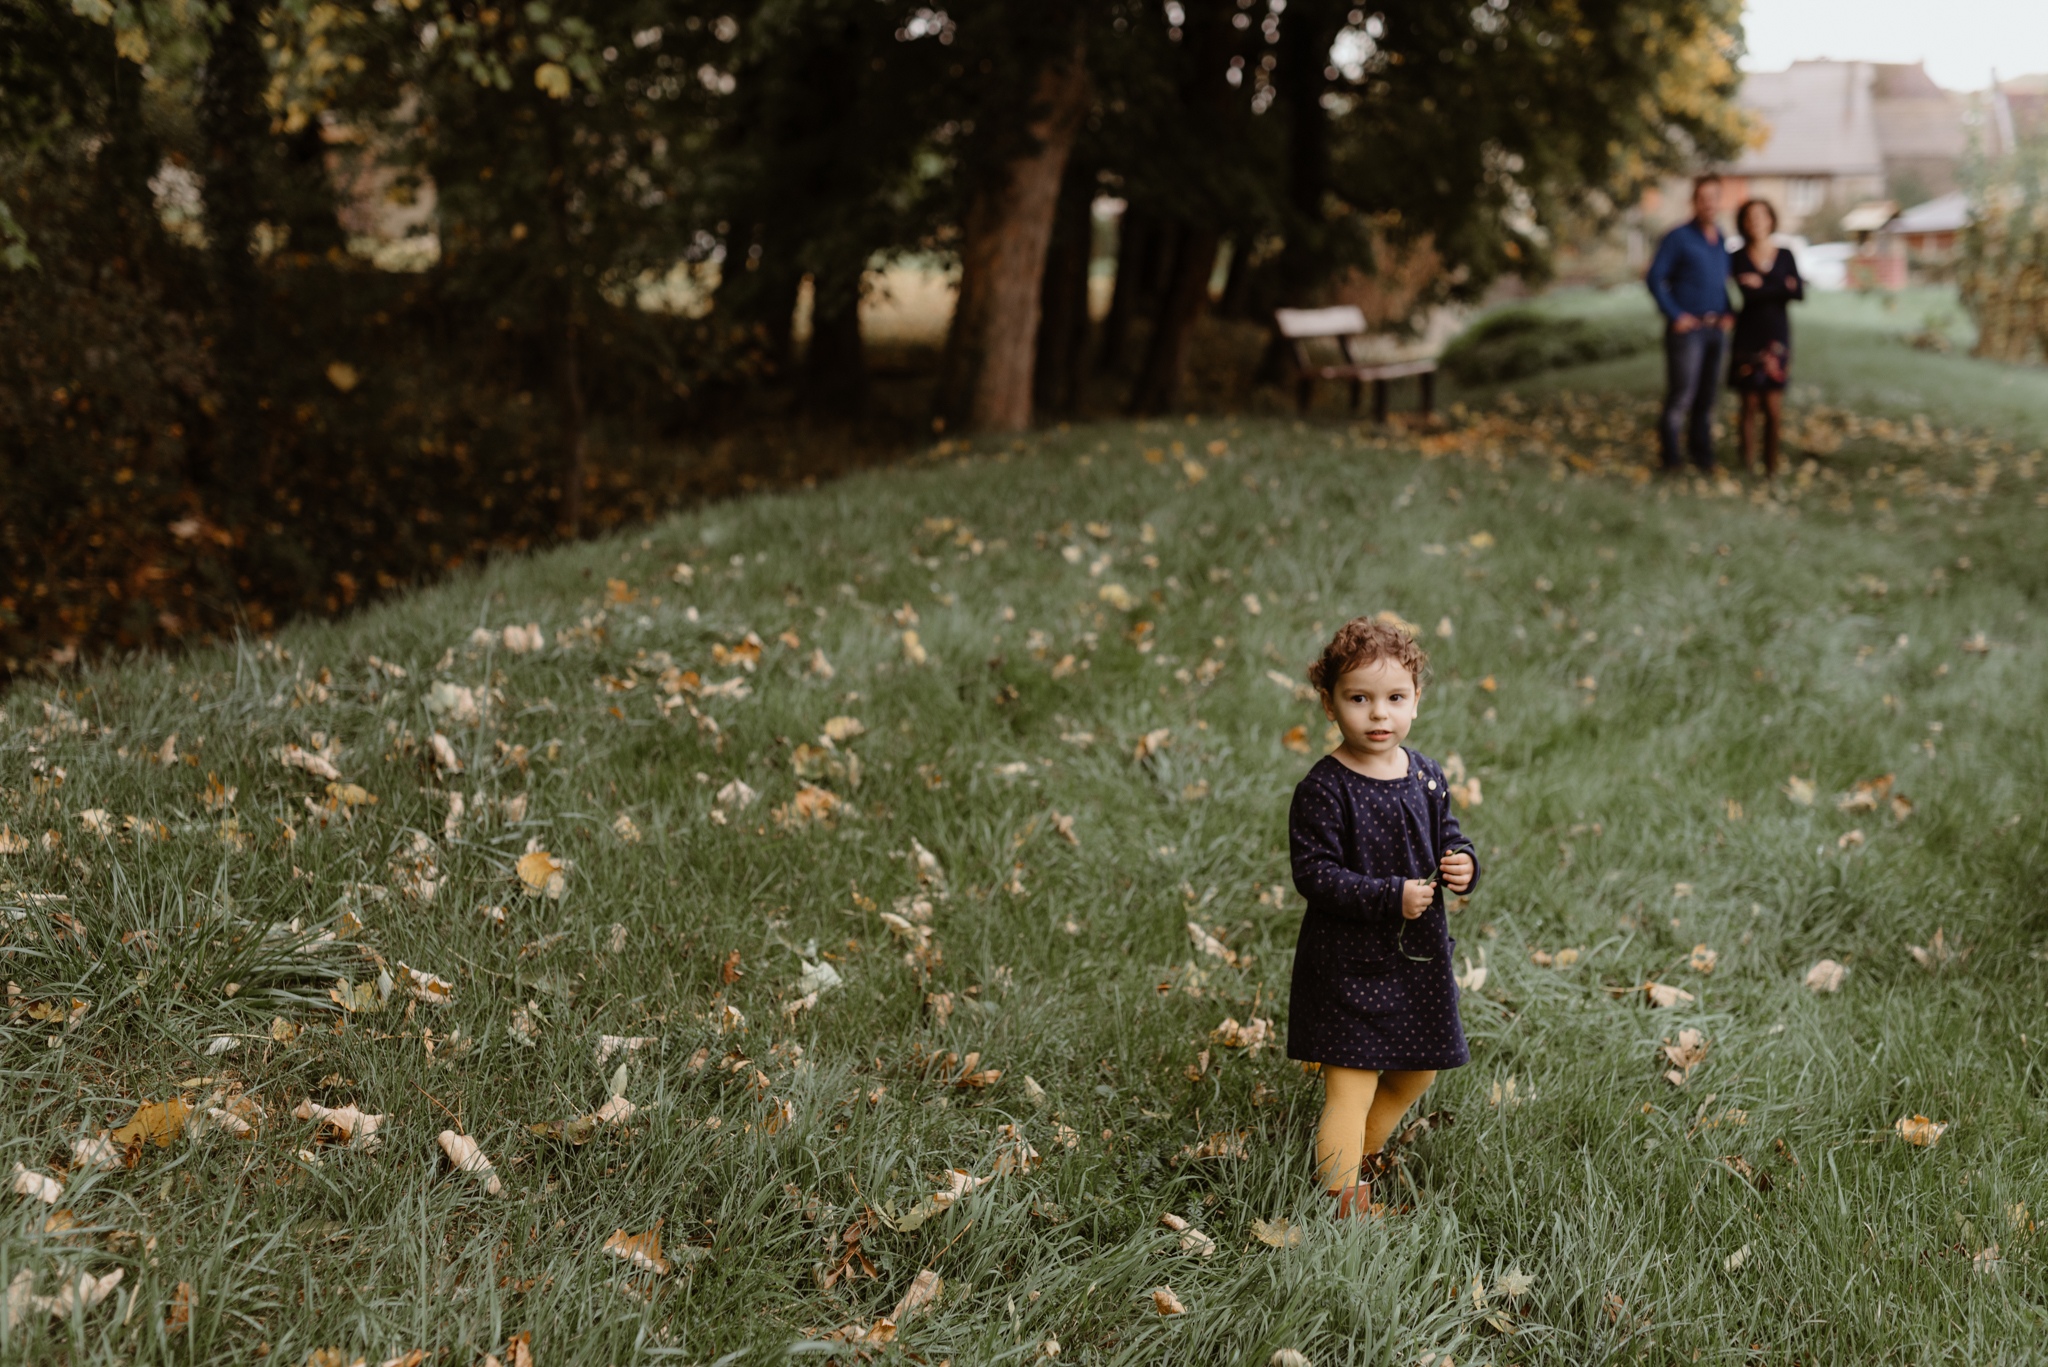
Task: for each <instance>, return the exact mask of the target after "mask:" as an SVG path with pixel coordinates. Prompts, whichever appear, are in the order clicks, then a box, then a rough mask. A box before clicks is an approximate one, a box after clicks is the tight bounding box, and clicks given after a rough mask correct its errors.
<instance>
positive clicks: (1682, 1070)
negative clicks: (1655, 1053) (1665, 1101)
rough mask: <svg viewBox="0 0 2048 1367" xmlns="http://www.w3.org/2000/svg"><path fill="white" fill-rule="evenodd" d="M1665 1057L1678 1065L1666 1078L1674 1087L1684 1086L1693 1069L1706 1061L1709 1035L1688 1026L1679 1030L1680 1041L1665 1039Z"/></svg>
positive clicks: (1666, 1074)
mask: <svg viewBox="0 0 2048 1367" xmlns="http://www.w3.org/2000/svg"><path fill="white" fill-rule="evenodd" d="M1664 1057H1665V1058H1667V1059H1670V1060H1671V1062H1672V1063H1673V1064H1674V1065H1676V1066H1675V1067H1673V1068H1672V1069H1671V1070H1670V1071H1669V1072H1667V1073H1665V1074H1664V1078H1665V1080H1666V1081H1667V1082H1669V1083H1670V1084H1671V1085H1672V1086H1674V1087H1683V1086H1684V1085H1685V1084H1686V1080H1687V1079H1688V1078H1690V1077H1691V1076H1692V1070H1693V1069H1695V1068H1697V1067H1699V1066H1700V1064H1701V1063H1703V1062H1705V1061H1706V1057H1707V1037H1706V1036H1705V1035H1704V1034H1702V1033H1700V1032H1699V1031H1698V1030H1695V1029H1692V1028H1691V1027H1690V1026H1688V1027H1687V1028H1686V1029H1683V1030H1681V1031H1679V1032H1678V1042H1677V1043H1675V1044H1674V1043H1672V1041H1670V1040H1669V1039H1667V1040H1665V1041H1664Z"/></svg>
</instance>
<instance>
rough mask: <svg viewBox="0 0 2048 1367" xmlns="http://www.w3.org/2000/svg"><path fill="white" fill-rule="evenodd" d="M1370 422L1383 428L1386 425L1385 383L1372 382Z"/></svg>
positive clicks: (1381, 381) (1383, 381) (1382, 381)
mask: <svg viewBox="0 0 2048 1367" xmlns="http://www.w3.org/2000/svg"><path fill="white" fill-rule="evenodd" d="M1372 420H1373V421H1374V422H1376V423H1378V424H1379V425H1380V426H1382V427H1384V426H1386V424H1387V382H1386V381H1385V380H1374V381H1373V382H1372Z"/></svg>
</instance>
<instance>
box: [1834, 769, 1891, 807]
mask: <svg viewBox="0 0 2048 1367" xmlns="http://www.w3.org/2000/svg"><path fill="white" fill-rule="evenodd" d="M1891 791H1892V775H1890V774H1882V775H1880V776H1878V777H1877V778H1867V779H1865V780H1863V782H1861V783H1859V784H1857V785H1856V786H1855V787H1853V788H1851V789H1850V790H1849V791H1848V792H1846V793H1844V794H1842V796H1841V797H1840V798H1839V799H1838V800H1837V801H1836V802H1835V808H1836V810H1838V811H1844V812H1874V811H1876V810H1877V805H1878V804H1879V803H1880V802H1882V801H1884V800H1885V798H1887V797H1888V796H1890V795H1891Z"/></svg>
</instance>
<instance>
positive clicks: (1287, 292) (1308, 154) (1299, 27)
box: [1273, 0, 1345, 308]
mask: <svg viewBox="0 0 2048 1367" xmlns="http://www.w3.org/2000/svg"><path fill="white" fill-rule="evenodd" d="M1344 9H1345V6H1344V4H1342V3H1340V0H1308V3H1306V4H1303V5H1300V6H1298V7H1297V8H1296V9H1294V10H1292V11H1290V12H1289V14H1288V16H1287V22H1286V24H1284V25H1283V26H1282V27H1281V30H1280V52H1279V59H1280V60H1279V64H1278V66H1277V67H1276V68H1275V70H1274V72H1273V84H1274V90H1275V93H1276V95H1277V96H1278V102H1279V105H1280V112H1281V113H1283V114H1284V115H1285V117H1286V119H1287V208H1288V219H1289V222H1288V224H1287V235H1286V242H1285V244H1284V245H1283V247H1282V248H1281V251H1280V260H1279V262H1278V263H1277V265H1276V268H1275V271H1274V274H1275V276H1276V277H1277V283H1278V285H1279V289H1280V295H1281V304H1282V305H1283V306H1286V307H1292V308H1302V307H1306V306H1307V305H1309V304H1311V303H1313V302H1314V296H1315V291H1316V289H1317V287H1318V286H1320V285H1321V284H1322V283H1323V281H1324V279H1325V278H1326V277H1327V276H1328V274H1329V271H1330V266H1331V260H1330V243H1329V241H1328V238H1329V226H1328V224H1327V223H1325V221H1324V198H1325V196H1326V194H1327V192H1328V190H1329V186H1330V117H1329V114H1328V112H1327V111H1325V110H1324V108H1323V92H1324V91H1325V90H1327V89H1328V88H1329V84H1330V81H1329V77H1328V75H1327V74H1326V68H1327V67H1328V66H1329V61H1330V45H1331V44H1332V43H1334V42H1335V41H1336V39H1337V34H1338V31H1339V30H1341V29H1342V28H1343V26H1344V22H1345V21H1344V19H1343V17H1342V16H1343V13H1344Z"/></svg>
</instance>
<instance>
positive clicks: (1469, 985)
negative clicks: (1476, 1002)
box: [1458, 955, 1487, 992]
mask: <svg viewBox="0 0 2048 1367" xmlns="http://www.w3.org/2000/svg"><path fill="white" fill-rule="evenodd" d="M1486 974H1487V969H1486V965H1485V964H1483V963H1482V964H1479V965H1477V966H1474V964H1473V962H1472V959H1471V956H1469V955H1467V956H1466V959H1465V971H1464V972H1463V973H1460V974H1459V975H1458V987H1459V989H1460V990H1461V991H1465V992H1477V991H1479V990H1480V989H1481V988H1483V987H1485V986H1486Z"/></svg>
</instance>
